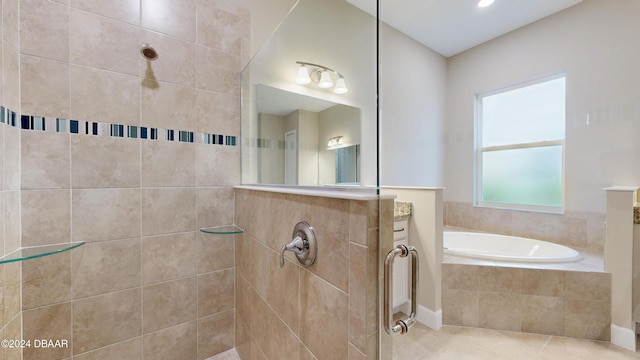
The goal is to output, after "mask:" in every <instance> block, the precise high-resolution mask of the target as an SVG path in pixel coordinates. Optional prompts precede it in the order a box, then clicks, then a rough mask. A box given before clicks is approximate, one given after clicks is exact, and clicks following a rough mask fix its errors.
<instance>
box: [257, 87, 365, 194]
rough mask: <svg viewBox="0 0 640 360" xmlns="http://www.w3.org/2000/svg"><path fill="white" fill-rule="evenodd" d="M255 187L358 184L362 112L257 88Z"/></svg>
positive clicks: (268, 88) (323, 101) (356, 109)
mask: <svg viewBox="0 0 640 360" xmlns="http://www.w3.org/2000/svg"><path fill="white" fill-rule="evenodd" d="M256 99H257V101H256V103H257V111H256V113H257V119H258V141H257V145H258V149H257V157H258V178H257V182H258V183H259V184H285V185H305V186H318V185H334V184H347V183H348V184H350V185H356V184H358V183H359V181H360V179H359V174H360V170H359V166H358V165H359V161H358V158H359V155H360V154H359V144H360V109H358V108H355V107H351V106H347V105H342V104H336V103H334V102H331V101H326V100H321V99H317V98H313V97H310V96H306V95H300V94H296V93H292V92H289V91H285V90H280V89H276V88H273V87H270V86H266V85H262V84H258V85H257V86H256Z"/></svg>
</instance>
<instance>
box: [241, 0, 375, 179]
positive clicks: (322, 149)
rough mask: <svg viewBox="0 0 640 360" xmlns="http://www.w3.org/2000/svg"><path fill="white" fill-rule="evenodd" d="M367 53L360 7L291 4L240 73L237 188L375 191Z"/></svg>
mask: <svg viewBox="0 0 640 360" xmlns="http://www.w3.org/2000/svg"><path fill="white" fill-rule="evenodd" d="M365 1H371V3H372V4H375V0H365ZM327 19H330V20H327ZM375 49H376V20H375V18H374V17H372V16H371V15H369V14H367V13H365V12H364V11H362V10H361V9H359V8H357V7H355V6H353V5H351V4H349V3H348V2H346V1H344V0H322V1H318V0H300V1H299V2H298V3H297V4H296V6H295V7H294V8H293V9H292V11H291V12H290V13H289V15H288V16H287V17H286V18H285V19H284V21H283V22H282V24H280V26H279V27H278V29H277V30H276V31H275V32H274V33H273V34H272V35H271V37H270V38H269V39H268V40H267V41H266V43H265V44H264V46H263V47H262V48H261V49H260V50H259V51H258V52H257V53H256V55H255V57H254V58H253V59H252V60H251V61H250V62H249V64H248V65H247V67H246V68H245V69H244V70H243V71H242V128H241V131H242V183H243V184H272V185H273V184H276V185H300V186H336V185H339V186H366V185H376V181H377V174H376V171H377V169H376V167H377V163H376V151H377V144H376V142H377V133H376V122H377V93H376V76H375V74H376V62H375V58H376V50H375ZM302 64H304V65H305V69H306V71H307V72H308V75H309V81H308V83H306V84H303V83H301V82H298V81H297V80H298V79H297V76H298V74H299V71H300V68H301V65H302ZM318 69H320V70H327V72H329V75H330V79H331V81H332V83H333V85H332V86H329V87H327V88H323V87H322V86H321V84H320V81H321V80H322V74H321V71H318ZM329 70H331V71H329ZM339 84H342V85H345V84H346V88H347V89H348V90H347V92H344V91H339V89H338V86H339ZM342 90H344V89H342Z"/></svg>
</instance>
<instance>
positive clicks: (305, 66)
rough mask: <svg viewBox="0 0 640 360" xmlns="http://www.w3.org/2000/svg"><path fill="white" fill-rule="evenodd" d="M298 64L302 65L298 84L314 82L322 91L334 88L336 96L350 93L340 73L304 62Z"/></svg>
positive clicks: (299, 70) (297, 80)
mask: <svg viewBox="0 0 640 360" xmlns="http://www.w3.org/2000/svg"><path fill="white" fill-rule="evenodd" d="M296 64H299V65H300V67H299V68H298V76H297V77H296V82H297V83H298V84H300V85H307V84H309V83H311V82H312V81H313V82H314V83H316V84H318V87H320V88H322V89H328V88H331V87H333V92H334V93H336V94H345V93H347V92H348V91H349V89H348V88H347V85H346V84H345V82H344V76H343V75H342V74H340V73H339V72H337V71H335V70H333V69H330V68H328V67H326V66H322V65H317V64H312V63H308V62H304V61H296ZM334 77H335V79H336V80H335V83H334V81H333V78H334ZM334 85H335V87H334Z"/></svg>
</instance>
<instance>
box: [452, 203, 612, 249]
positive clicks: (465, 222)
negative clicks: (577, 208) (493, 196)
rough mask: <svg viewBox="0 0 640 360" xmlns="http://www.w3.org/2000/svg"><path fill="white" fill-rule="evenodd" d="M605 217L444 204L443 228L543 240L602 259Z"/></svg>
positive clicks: (600, 215)
mask: <svg viewBox="0 0 640 360" xmlns="http://www.w3.org/2000/svg"><path fill="white" fill-rule="evenodd" d="M604 223H605V215H604V214H596V213H582V212H566V213H565V214H547V213H537V212H527V211H512V210H502V209H492V208H483V207H476V206H473V205H472V204H469V203H461V202H453V201H447V202H445V226H452V227H456V228H463V229H473V230H475V231H482V232H490V233H495V234H503V235H513V236H521V237H527V238H532V239H538V240H545V241H549V242H553V243H558V244H562V245H566V246H569V247H572V248H574V249H577V250H581V251H582V252H587V253H588V254H596V255H599V256H602V253H603V251H604Z"/></svg>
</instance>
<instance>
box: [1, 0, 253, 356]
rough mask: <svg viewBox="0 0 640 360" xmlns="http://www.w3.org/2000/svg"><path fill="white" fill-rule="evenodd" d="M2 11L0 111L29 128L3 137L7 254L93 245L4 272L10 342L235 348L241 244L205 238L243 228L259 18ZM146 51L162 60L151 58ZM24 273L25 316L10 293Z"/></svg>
mask: <svg viewBox="0 0 640 360" xmlns="http://www.w3.org/2000/svg"><path fill="white" fill-rule="evenodd" d="M2 10H3V30H4V31H3V56H2V59H3V88H4V91H3V92H4V94H3V105H4V106H6V107H7V108H9V109H11V110H13V111H16V112H18V113H19V114H22V115H28V116H32V117H33V118H27V122H26V124H25V125H23V123H22V122H19V123H18V124H17V127H12V126H8V125H6V124H5V125H3V126H2V130H0V131H2V132H3V170H4V171H3V174H4V176H3V187H2V189H3V193H2V197H1V198H0V200H2V202H3V203H4V209H5V211H4V212H5V216H4V225H5V226H4V244H5V252H6V251H7V250H10V249H11V248H12V247H17V246H19V244H20V241H21V244H22V246H33V245H44V244H52V243H61V242H68V241H86V242H87V244H86V245H85V246H83V247H81V248H78V249H75V250H73V251H71V252H68V253H64V254H59V255H55V256H51V257H47V258H42V259H37V260H30V261H26V262H23V263H21V264H19V265H17V266H16V268H15V269H14V268H13V267H11V266H8V265H4V266H3V271H4V276H5V282H4V289H5V291H4V309H5V311H4V315H5V316H4V317H5V320H4V321H3V324H5V323H8V322H9V321H10V320H11V317H13V318H17V319H18V321H17V322H16V324H17V325H15V326H13V325H12V323H10V324H9V326H7V327H6V328H5V331H4V335H5V337H8V338H24V339H36V338H38V339H40V338H43V339H49V338H53V339H68V340H69V342H70V346H69V347H68V348H58V349H33V348H31V349H25V350H24V358H25V359H35V358H38V359H71V358H73V359H82V360H87V359H97V358H122V359H125V358H126V359H143V358H144V359H159V358H162V357H165V358H180V359H205V358H207V357H210V356H212V355H214V354H216V353H219V352H221V351H224V350H227V349H228V348H231V347H233V345H234V318H235V309H234V278H235V268H234V265H235V264H234V261H233V260H234V259H233V256H232V254H233V253H234V241H233V238H228V237H224V236H212V235H203V234H201V233H199V232H198V231H197V229H198V228H199V227H206V226H214V225H226V224H231V223H232V222H233V217H234V192H233V188H232V186H233V185H235V184H237V183H239V180H240V166H239V161H240V149H239V146H237V144H235V143H234V142H233V141H230V140H229V139H234V138H236V137H238V136H239V131H240V130H239V129H240V123H239V122H240V120H239V119H240V115H239V104H240V98H239V96H240V93H239V76H238V74H239V71H240V66H241V63H242V60H243V57H246V56H247V52H246V46H247V45H248V41H247V40H248V32H249V14H248V12H247V11H246V10H245V9H242V8H239V7H238V6H237V5H235V4H234V2H233V1H220V0H189V1H178V2H176V1H158V0H134V1H116V2H112V1H108V2H104V1H84V0H60V1H49V0H5V1H3V9H2ZM18 30H19V31H18ZM143 43H150V44H152V45H153V46H154V47H155V48H156V49H157V51H158V53H159V58H158V60H157V61H155V62H151V63H148V62H147V61H145V60H143V59H142V58H141V57H140V54H139V49H140V47H141V44H143ZM18 84H19V85H18ZM39 117H47V118H46V119H45V120H42V119H41V118H39ZM42 121H44V123H45V125H46V128H45V129H42V126H41V124H42ZM74 121H77V122H74ZM34 122H35V123H36V124H40V125H32V123H34ZM58 123H63V124H64V129H60V128H58V127H57V126H56V125H57V124H58ZM74 124H75V125H74ZM94 124H96V125H94ZM20 127H22V128H23V129H21V130H19V128H20ZM32 129H34V130H32ZM39 129H42V130H44V131H42V130H39ZM114 130H115V131H114ZM154 130H155V131H156V137H152V136H151V133H152V132H153V131H154ZM145 131H148V135H147V136H143V132H145ZM185 134H186V136H183V135H185ZM213 134H218V135H216V136H215V137H214V136H213ZM218 138H220V140H218ZM152 139H153V140H152ZM17 170H20V172H18V171H17ZM20 229H21V231H20ZM16 234H17V235H16ZM20 272H21V273H22V274H21V276H22V282H21V285H22V299H21V301H20V300H19V301H18V305H17V306H16V305H15V304H14V302H15V301H14V300H12V299H13V297H11V296H9V295H10V294H8V292H7V288H11V281H7V280H11V279H14V278H15V277H14V275H13V273H17V274H18V275H17V276H18V277H17V278H18V279H19V278H20ZM14 283H15V281H14ZM17 284H18V286H17V287H18V289H19V288H20V286H19V284H20V282H19V281H18V282H17ZM18 294H19V291H18ZM20 302H21V304H20ZM20 305H21V306H20ZM16 308H17V311H16V310H15V309H16ZM20 310H21V311H22V312H21V315H22V322H23V326H22V327H23V329H22V330H21V331H22V334H20V329H19V326H20V321H19V320H20V316H18V317H16V316H15V314H14V313H16V314H18V315H19V314H20ZM16 328H17V329H18V330H14V329H16ZM160 354H162V357H161V356H160ZM15 356H16V355H15V354H13V353H11V354H10V352H7V354H6V358H7V359H13V358H16V357H15Z"/></svg>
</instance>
